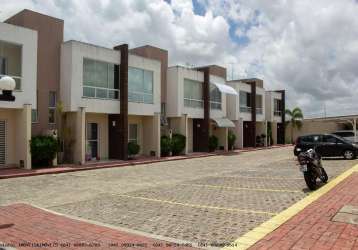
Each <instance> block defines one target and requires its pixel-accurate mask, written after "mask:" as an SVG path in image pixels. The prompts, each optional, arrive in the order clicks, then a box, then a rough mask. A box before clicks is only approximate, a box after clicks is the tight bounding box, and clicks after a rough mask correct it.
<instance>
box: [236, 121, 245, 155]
mask: <svg viewBox="0 0 358 250" xmlns="http://www.w3.org/2000/svg"><path fill="white" fill-rule="evenodd" d="M238 123H239V124H238V125H239V126H238V131H239V132H238V136H237V141H238V147H239V148H243V147H244V120H243V119H242V118H240V119H239V121H238Z"/></svg>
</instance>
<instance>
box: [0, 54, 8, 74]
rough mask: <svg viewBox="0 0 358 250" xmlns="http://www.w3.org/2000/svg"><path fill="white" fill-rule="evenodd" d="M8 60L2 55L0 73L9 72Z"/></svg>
mask: <svg viewBox="0 0 358 250" xmlns="http://www.w3.org/2000/svg"><path fill="white" fill-rule="evenodd" d="M6 69H7V61H6V58H5V57H1V56H0V75H6V74H7V70H6Z"/></svg>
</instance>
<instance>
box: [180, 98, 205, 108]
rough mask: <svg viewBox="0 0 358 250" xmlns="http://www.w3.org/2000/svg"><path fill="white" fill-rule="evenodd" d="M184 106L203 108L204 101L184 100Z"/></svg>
mask: <svg viewBox="0 0 358 250" xmlns="http://www.w3.org/2000/svg"><path fill="white" fill-rule="evenodd" d="M184 106H185V107H190V108H203V107H204V101H203V100H198V99H190V98H184Z"/></svg>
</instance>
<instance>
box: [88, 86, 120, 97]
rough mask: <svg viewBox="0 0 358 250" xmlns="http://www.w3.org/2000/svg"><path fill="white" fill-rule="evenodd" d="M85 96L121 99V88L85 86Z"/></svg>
mask: <svg viewBox="0 0 358 250" xmlns="http://www.w3.org/2000/svg"><path fill="white" fill-rule="evenodd" d="M83 96H84V97H89V98H98V99H114V100H117V99H119V89H109V88H102V87H93V86H83Z"/></svg>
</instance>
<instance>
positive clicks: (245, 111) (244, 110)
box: [240, 106, 251, 113]
mask: <svg viewBox="0 0 358 250" xmlns="http://www.w3.org/2000/svg"><path fill="white" fill-rule="evenodd" d="M240 112H244V113H251V107H247V106H240Z"/></svg>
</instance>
